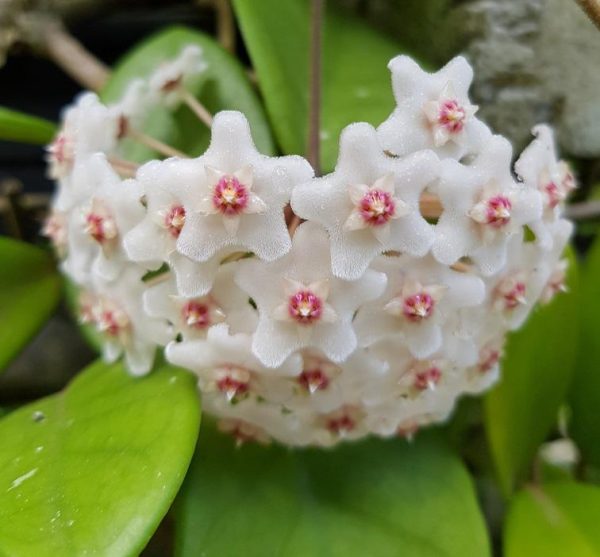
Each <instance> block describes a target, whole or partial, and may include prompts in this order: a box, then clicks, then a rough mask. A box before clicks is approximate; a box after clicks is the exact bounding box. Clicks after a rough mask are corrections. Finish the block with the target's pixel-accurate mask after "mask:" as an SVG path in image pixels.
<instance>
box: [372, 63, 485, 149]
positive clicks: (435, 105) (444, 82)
mask: <svg viewBox="0 0 600 557" xmlns="http://www.w3.org/2000/svg"><path fill="white" fill-rule="evenodd" d="M388 67H389V69H390V71H391V72H392V85H393V88H394V96H395V98H396V104H397V106H396V109H395V110H394V112H393V113H392V114H391V116H390V117H389V118H388V119H387V120H386V121H385V122H384V123H383V124H381V125H380V126H379V128H378V129H377V134H378V137H379V140H380V142H381V145H382V146H383V148H384V149H386V150H387V151H389V152H390V153H393V154H395V155H398V156H403V155H407V154H408V153H412V152H414V151H419V150H421V149H434V150H435V151H436V153H437V154H438V155H439V157H440V158H447V157H452V158H455V159H460V158H461V157H463V156H464V155H466V154H470V153H476V152H478V151H479V149H480V146H481V145H482V144H483V143H485V141H487V139H488V138H489V137H490V136H491V132H490V131H489V129H488V128H487V126H486V125H485V124H484V123H483V122H481V121H480V120H478V119H477V118H475V117H474V114H475V112H476V111H477V106H474V105H472V104H471V102H470V101H469V96H468V90H469V87H470V85H471V81H472V80H473V69H472V68H471V66H470V65H469V63H468V62H467V61H466V60H465V59H464V58H463V57H462V56H458V57H456V58H454V59H453V60H451V61H450V62H448V64H446V65H445V66H444V67H443V68H442V69H441V70H439V71H438V72H435V73H432V74H430V73H427V72H425V71H423V70H422V69H421V68H420V67H419V65H418V64H417V63H416V62H415V61H414V60H412V59H411V58H409V57H408V56H397V57H396V58H394V59H392V61H391V62H390V63H389V64H388Z"/></svg>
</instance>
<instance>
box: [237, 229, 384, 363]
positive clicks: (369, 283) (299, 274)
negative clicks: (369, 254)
mask: <svg viewBox="0 0 600 557" xmlns="http://www.w3.org/2000/svg"><path fill="white" fill-rule="evenodd" d="M236 282H237V283H238V285H239V286H240V287H241V288H242V289H243V290H245V291H246V292H247V293H248V294H249V295H250V296H251V297H252V299H253V300H254V301H255V302H256V305H257V307H258V313H259V321H258V327H257V329H256V332H255V334H254V340H253V343H252V349H253V351H254V353H255V354H256V356H257V357H258V358H259V359H260V360H261V361H262V362H263V363H264V364H265V365H266V366H268V367H277V366H279V365H281V363H282V362H283V361H284V360H285V358H287V357H288V356H289V355H290V354H291V353H292V352H294V351H295V350H299V349H301V348H308V347H312V348H317V349H320V350H322V351H323V353H324V354H325V355H326V356H327V357H328V358H329V359H330V360H332V361H333V362H336V363H339V362H342V361H344V360H345V359H346V358H347V357H348V356H349V355H350V354H351V353H352V352H353V351H354V349H355V348H356V335H355V333H354V330H353V327H352V317H353V315H354V312H355V311H356V309H357V308H358V307H359V306H360V305H361V304H363V303H365V302H368V301H371V300H374V299H375V298H377V297H378V296H379V295H381V293H382V292H383V289H384V287H385V282H386V281H385V276H384V275H383V274H381V273H377V272H375V271H371V270H368V271H366V272H365V273H364V275H363V276H362V277H361V278H360V279H358V280H357V281H354V282H346V281H342V280H340V279H337V278H335V277H333V276H332V275H331V271H330V256H329V242H328V239H327V235H326V233H325V231H324V230H323V229H322V228H320V227H319V226H318V225H316V224H313V223H305V224H302V225H301V226H300V227H299V228H298V230H297V231H296V234H295V235H294V243H293V247H292V251H291V252H290V254H289V255H287V256H286V257H284V258H283V259H281V260H280V261H276V262H274V263H269V264H264V263H262V262H260V261H256V260H247V261H241V262H240V265H239V272H238V274H237V276H236Z"/></svg>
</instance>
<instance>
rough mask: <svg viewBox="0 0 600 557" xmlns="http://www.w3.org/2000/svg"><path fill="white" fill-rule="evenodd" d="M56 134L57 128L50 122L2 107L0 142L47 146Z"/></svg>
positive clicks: (0, 107)
mask: <svg viewBox="0 0 600 557" xmlns="http://www.w3.org/2000/svg"><path fill="white" fill-rule="evenodd" d="M55 132H56V126H55V125H54V124H53V123H52V122H48V120H44V119H43V118H38V117H37V116H31V115H30V114H24V113H23V112H17V111H16V110H11V109H9V108H5V107H2V106H0V140H5V141H16V142H18V143H33V144H34V145H45V144H46V143H49V142H50V141H51V140H52V137H53V136H54V134H55Z"/></svg>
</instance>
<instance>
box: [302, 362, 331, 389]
mask: <svg viewBox="0 0 600 557" xmlns="http://www.w3.org/2000/svg"><path fill="white" fill-rule="evenodd" d="M298 383H299V384H300V385H301V386H302V387H303V388H304V389H306V390H307V391H308V392H309V393H311V394H312V393H315V392H317V391H324V390H325V389H327V387H329V377H327V375H326V374H325V372H323V371H322V370H321V369H319V368H315V369H307V370H305V371H303V372H302V373H301V374H300V375H299V376H298Z"/></svg>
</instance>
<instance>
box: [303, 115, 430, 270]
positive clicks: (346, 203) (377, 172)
mask: <svg viewBox="0 0 600 557" xmlns="http://www.w3.org/2000/svg"><path fill="white" fill-rule="evenodd" d="M438 166H439V161H438V158H437V156H436V155H435V154H434V153H433V152H432V151H420V152H419V153H415V154H413V155H410V156H408V157H405V158H404V159H402V160H397V159H393V158H392V157H388V156H387V155H385V154H384V153H383V151H382V149H381V147H380V146H379V144H378V142H377V137H376V134H375V130H374V129H373V127H371V126H370V125H369V124H364V123H362V124H352V125H351V126H348V127H347V128H346V129H345V130H344V131H343V132H342V136H341V140H340V155H339V159H338V162H337V165H336V168H335V171H334V172H333V173H331V174H329V175H327V176H324V177H322V178H316V179H314V180H312V181H310V182H306V183H304V184H301V185H299V186H298V187H297V188H296V189H295V190H294V192H293V194H292V208H293V210H294V212H295V213H296V214H297V215H299V216H300V217H302V218H304V219H309V220H311V221H315V222H318V223H319V224H321V225H322V226H324V227H325V228H326V229H327V232H328V233H329V237H330V239H331V265H332V270H333V274H334V275H335V276H336V277H339V278H343V279H346V280H355V279H357V278H359V277H360V276H362V274H363V273H364V272H365V270H366V269H367V267H368V266H369V264H370V263H371V261H372V260H373V259H374V258H375V257H376V256H377V255H379V254H381V253H383V252H385V251H390V250H397V251H401V252H405V253H409V254H411V255H415V256H422V255H425V253H427V251H428V250H429V248H430V247H431V244H432V242H433V238H434V234H433V228H432V227H431V225H429V224H428V223H427V221H426V220H425V219H424V218H423V217H422V216H421V213H420V212H419V197H420V194H421V192H422V191H423V190H424V189H425V188H426V187H427V185H428V184H430V183H431V182H432V181H433V180H435V178H436V177H437V173H438Z"/></svg>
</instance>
